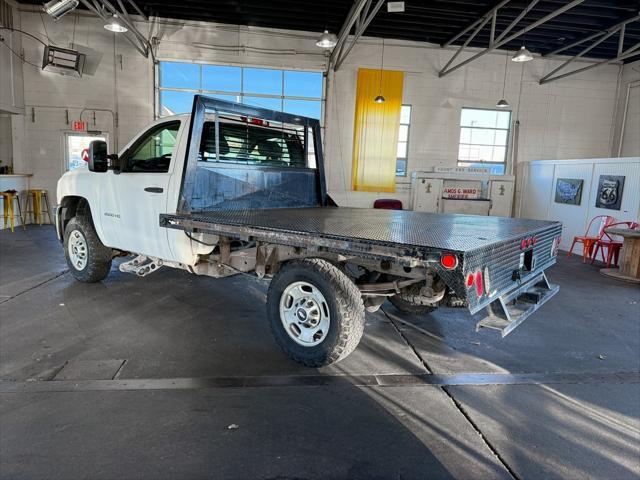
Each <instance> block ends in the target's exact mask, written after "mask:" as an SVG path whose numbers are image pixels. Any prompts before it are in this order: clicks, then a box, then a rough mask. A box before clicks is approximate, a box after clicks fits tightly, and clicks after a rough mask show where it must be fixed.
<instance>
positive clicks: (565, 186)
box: [555, 178, 583, 205]
mask: <svg viewBox="0 0 640 480" xmlns="http://www.w3.org/2000/svg"><path fill="white" fill-rule="evenodd" d="M582 183H583V180H582V179H581V178H559V179H558V180H557V181H556V199H555V201H556V203H564V204H566V205H580V202H581V201H582Z"/></svg>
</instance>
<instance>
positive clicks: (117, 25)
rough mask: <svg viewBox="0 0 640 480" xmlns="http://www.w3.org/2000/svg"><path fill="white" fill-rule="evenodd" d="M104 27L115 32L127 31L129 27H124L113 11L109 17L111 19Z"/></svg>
mask: <svg viewBox="0 0 640 480" xmlns="http://www.w3.org/2000/svg"><path fill="white" fill-rule="evenodd" d="M104 28H106V29H107V30H109V31H110V32H115V33H124V32H126V31H128V30H129V29H128V28H127V27H125V26H124V25H123V24H122V22H121V21H120V19H119V18H118V14H117V13H114V14H113V16H112V17H111V19H110V20H109V23H107V24H106V25H105V26H104Z"/></svg>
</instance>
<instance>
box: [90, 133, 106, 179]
mask: <svg viewBox="0 0 640 480" xmlns="http://www.w3.org/2000/svg"><path fill="white" fill-rule="evenodd" d="M108 168H109V162H108V160H107V142H105V141H102V140H94V141H92V142H91V143H90V144H89V170H90V171H92V172H106V171H107V169H108Z"/></svg>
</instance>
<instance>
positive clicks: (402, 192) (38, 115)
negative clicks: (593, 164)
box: [14, 11, 619, 206]
mask: <svg viewBox="0 0 640 480" xmlns="http://www.w3.org/2000/svg"><path fill="white" fill-rule="evenodd" d="M44 19H45V22H46V28H47V31H48V33H49V37H50V38H51V40H52V41H53V42H54V43H55V44H56V45H58V46H62V47H68V46H69V44H70V42H71V40H72V36H73V33H72V32H73V20H74V16H73V15H67V16H65V17H63V18H62V19H61V20H60V21H58V22H56V23H54V22H53V21H52V20H51V19H49V18H47V17H46V16H44ZM20 22H21V28H23V29H25V30H26V31H28V32H31V33H34V34H36V35H38V36H41V37H42V38H44V29H43V27H42V21H41V18H40V15H39V14H37V13H36V14H34V13H31V12H28V11H22V12H21V14H20ZM75 31H76V33H75V42H76V43H77V44H79V45H83V46H85V47H89V48H91V49H93V50H96V51H97V52H99V53H100V54H101V55H102V56H101V58H100V63H99V65H98V68H97V70H96V72H95V75H93V76H91V75H85V76H84V77H83V78H82V79H74V78H68V77H63V76H60V75H55V74H49V73H47V72H42V71H40V70H39V69H35V68H33V67H30V66H29V65H25V66H24V93H25V104H26V112H25V115H24V117H22V118H21V119H20V121H18V122H15V123H17V124H19V125H23V130H24V131H23V132H22V134H23V140H20V134H19V133H20V132H18V134H14V144H15V139H16V138H18V143H19V145H14V156H15V153H16V152H22V153H21V155H22V158H21V159H18V158H16V163H21V164H22V165H23V166H24V167H23V169H24V171H28V172H31V173H33V174H34V178H33V180H32V184H33V185H34V186H37V187H43V188H46V189H48V190H49V191H50V192H51V193H50V194H51V195H53V193H54V191H55V183H56V180H57V179H58V177H59V176H60V175H61V174H62V172H63V163H62V156H63V152H64V149H63V145H62V138H63V132H64V131H65V130H69V128H70V126H69V125H67V124H66V123H65V115H64V111H65V109H69V112H70V119H71V120H77V119H78V118H79V113H80V110H81V109H82V108H87V109H89V111H87V112H85V114H84V115H83V120H89V121H90V128H92V129H93V128H96V129H100V130H104V131H106V132H108V133H109V135H110V139H111V141H112V148H113V145H114V144H115V143H116V142H117V144H118V146H122V145H124V144H125V143H126V142H127V141H128V140H129V139H130V138H131V137H132V136H133V135H134V134H135V133H136V132H137V131H138V130H139V129H141V128H143V127H144V126H145V125H146V124H147V123H148V122H149V121H151V120H152V119H153V113H154V112H153V110H154V90H153V81H154V73H153V72H154V69H153V65H152V64H151V61H150V60H149V59H145V58H143V57H142V56H141V55H140V54H139V53H138V52H137V51H136V50H134V49H133V48H132V47H131V46H130V45H129V44H128V43H127V42H125V41H124V40H123V39H122V37H121V36H115V37H114V35H113V34H111V33H109V32H107V31H106V30H104V29H103V28H102V22H101V21H100V20H98V19H96V18H94V17H91V16H88V15H84V14H81V15H80V16H79V19H78V23H77V25H76V27H75ZM155 35H157V36H159V37H160V38H161V40H160V43H159V47H158V51H157V58H158V59H161V60H163V59H174V60H183V61H197V62H204V63H206V62H211V63H229V64H246V65H263V66H275V67H283V68H301V69H314V70H322V69H323V68H324V66H325V63H326V57H325V55H324V54H323V52H321V51H320V50H319V49H318V48H317V47H315V45H314V43H315V37H316V36H317V33H304V32H288V31H278V30H269V29H258V28H248V27H237V26H230V25H218V26H216V25H212V24H205V23H200V22H187V23H183V22H169V21H167V22H162V23H161V24H159V25H158V27H157V31H156V32H155ZM114 39H115V41H114ZM24 43H25V45H24V48H25V53H26V57H27V59H29V60H31V61H34V62H35V63H39V62H40V60H41V55H42V48H41V46H40V47H39V46H38V45H37V44H36V43H35V42H29V43H28V44H27V42H24ZM238 45H240V46H241V48H236V47H238ZM220 47H224V50H221V49H220ZM451 54H452V52H451V51H450V50H445V51H443V50H440V49H438V48H435V47H433V46H425V45H424V44H418V43H412V42H395V41H394V42H387V44H386V46H385V68H388V69H398V70H403V71H405V72H406V76H405V88H404V97H405V98H404V101H405V103H409V104H411V105H412V106H413V112H412V115H413V122H412V125H411V135H410V145H409V170H416V169H421V168H424V167H426V166H431V165H454V164H455V163H456V158H457V145H458V135H459V134H458V122H459V115H460V108H461V107H463V106H478V107H493V106H494V105H495V102H496V101H497V100H498V99H499V98H500V97H501V96H502V79H503V73H504V70H503V69H504V65H505V57H504V55H505V53H504V52H499V53H497V54H490V55H486V56H484V57H482V58H481V59H479V60H478V61H476V62H473V63H471V64H470V65H468V66H467V67H465V68H462V69H460V70H458V71H456V72H454V73H452V74H450V75H448V76H446V77H444V78H439V77H438V75H437V72H438V70H439V69H440V68H441V67H442V66H443V65H444V64H445V63H446V61H447V60H448V58H449V57H450V55H451ZM120 56H121V58H122V62H120ZM463 57H464V55H463V56H462V58H463ZM557 64H558V62H557V61H549V60H541V59H536V60H534V61H533V62H529V63H527V64H524V65H519V64H515V63H513V62H511V61H509V62H508V65H507V67H508V73H507V85H506V93H505V96H506V98H507V100H508V101H509V103H510V104H511V106H512V108H513V110H514V119H516V115H515V113H516V112H517V111H518V107H519V113H518V115H517V118H518V119H519V120H520V123H521V130H520V131H521V134H520V148H519V152H518V159H519V161H524V160H532V159H539V158H550V159H557V158H571V157H574V158H576V157H577V158H581V157H582V158H584V157H598V156H608V155H609V152H610V151H611V149H612V145H611V138H612V128H613V117H614V105H615V100H616V80H617V75H618V71H619V67H618V66H615V65H610V66H605V67H601V68H596V69H593V70H590V71H589V72H585V73H584V74H581V75H579V76H575V77H570V78H567V79H564V80H560V81H558V82H553V83H551V84H547V85H543V86H540V85H538V83H537V80H538V79H539V78H540V77H541V76H543V75H544V74H545V73H546V72H548V71H550V70H551V69H552V68H553V66H554V65H557ZM577 64H578V65H580V63H579V62H578V63H577ZM379 66H380V45H379V42H378V41H377V40H376V39H371V38H364V39H362V41H361V42H360V43H359V44H358V45H357V46H356V47H355V48H354V49H353V51H352V52H351V55H350V56H349V57H348V59H347V61H346V62H345V64H344V65H343V66H342V68H341V69H340V70H339V71H338V72H337V73H336V74H335V75H331V78H330V82H329V87H328V88H329V95H328V101H327V105H326V109H327V115H326V131H325V152H326V163H327V177H328V182H329V188H330V190H331V191H332V192H333V193H334V196H335V197H336V199H337V200H339V201H345V200H346V201H347V202H348V203H351V204H354V205H361V206H369V205H371V202H372V200H373V199H374V198H378V197H380V196H382V195H384V196H385V197H387V196H394V195H389V194H381V195H377V194H363V193H361V192H351V191H350V189H351V153H352V141H353V121H354V94H355V84H356V82H355V79H356V72H357V68H358V67H369V68H379ZM521 68H524V74H523V83H522V92H521V94H520V76H521ZM116 82H117V86H118V88H117V92H116V91H115V88H114V86H115V83H116ZM519 97H521V101H520V102H518V98H519ZM519 103H520V104H519ZM92 108H101V109H107V110H111V111H114V112H117V113H118V119H119V124H118V127H117V129H115V131H114V128H113V123H112V120H111V116H110V114H108V113H106V112H96V125H95V127H94V125H93V114H92V111H91V109H92ZM32 109H34V111H35V121H32V119H31V111H32ZM395 196H396V197H398V198H400V199H402V200H403V201H405V202H406V201H407V200H408V186H407V185H406V184H400V185H399V189H398V193H397V194H396V195H395Z"/></svg>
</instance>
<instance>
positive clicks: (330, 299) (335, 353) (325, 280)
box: [267, 258, 365, 367]
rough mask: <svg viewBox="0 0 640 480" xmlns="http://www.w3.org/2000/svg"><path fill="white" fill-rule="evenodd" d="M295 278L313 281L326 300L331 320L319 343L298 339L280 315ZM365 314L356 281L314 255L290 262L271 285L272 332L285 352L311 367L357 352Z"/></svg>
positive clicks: (302, 280) (268, 308)
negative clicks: (295, 338)
mask: <svg viewBox="0 0 640 480" xmlns="http://www.w3.org/2000/svg"><path fill="white" fill-rule="evenodd" d="M295 282H306V283H309V284H311V285H313V286H314V287H315V288H317V289H318V290H319V291H320V293H321V294H322V296H323V297H324V299H325V301H326V304H327V307H328V312H329V320H330V322H329V327H328V332H327V333H326V336H325V337H324V339H323V340H322V341H321V343H319V344H318V345H314V346H305V345H300V344H299V343H297V342H296V341H295V340H294V339H293V338H292V337H291V336H290V335H289V333H288V332H287V329H286V328H285V326H284V325H283V321H282V320H281V319H280V300H281V298H282V296H283V293H284V291H285V289H286V288H287V287H288V286H290V285H291V284H293V283H295ZM364 315H365V313H364V304H363V303H362V297H361V295H360V291H359V290H358V288H357V287H356V285H355V284H354V283H353V282H352V281H351V279H350V278H349V277H348V276H347V275H345V274H344V273H343V272H342V271H341V270H339V269H338V268H337V267H336V266H334V265H333V264H331V263H330V262H328V261H326V260H322V259H318V258H313V259H305V260H295V261H292V262H289V263H286V264H285V265H284V266H282V268H281V269H280V271H279V272H278V273H277V274H276V275H275V276H274V278H273V280H271V284H270V285H269V292H268V294H267V316H268V318H269V323H270V325H271V332H272V333H273V336H274V338H275V340H276V342H277V343H278V345H279V346H280V348H281V349H282V350H283V351H284V353H286V354H287V355H288V356H289V357H290V358H291V359H293V360H295V361H296V362H298V363H301V364H302V365H306V366H307V367H321V366H324V365H330V364H332V363H335V362H338V361H340V360H342V359H344V358H345V357H347V356H348V355H349V354H350V353H351V352H353V351H354V350H355V349H356V347H357V346H358V343H359V342H360V338H361V337H362V333H363V332H364Z"/></svg>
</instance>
